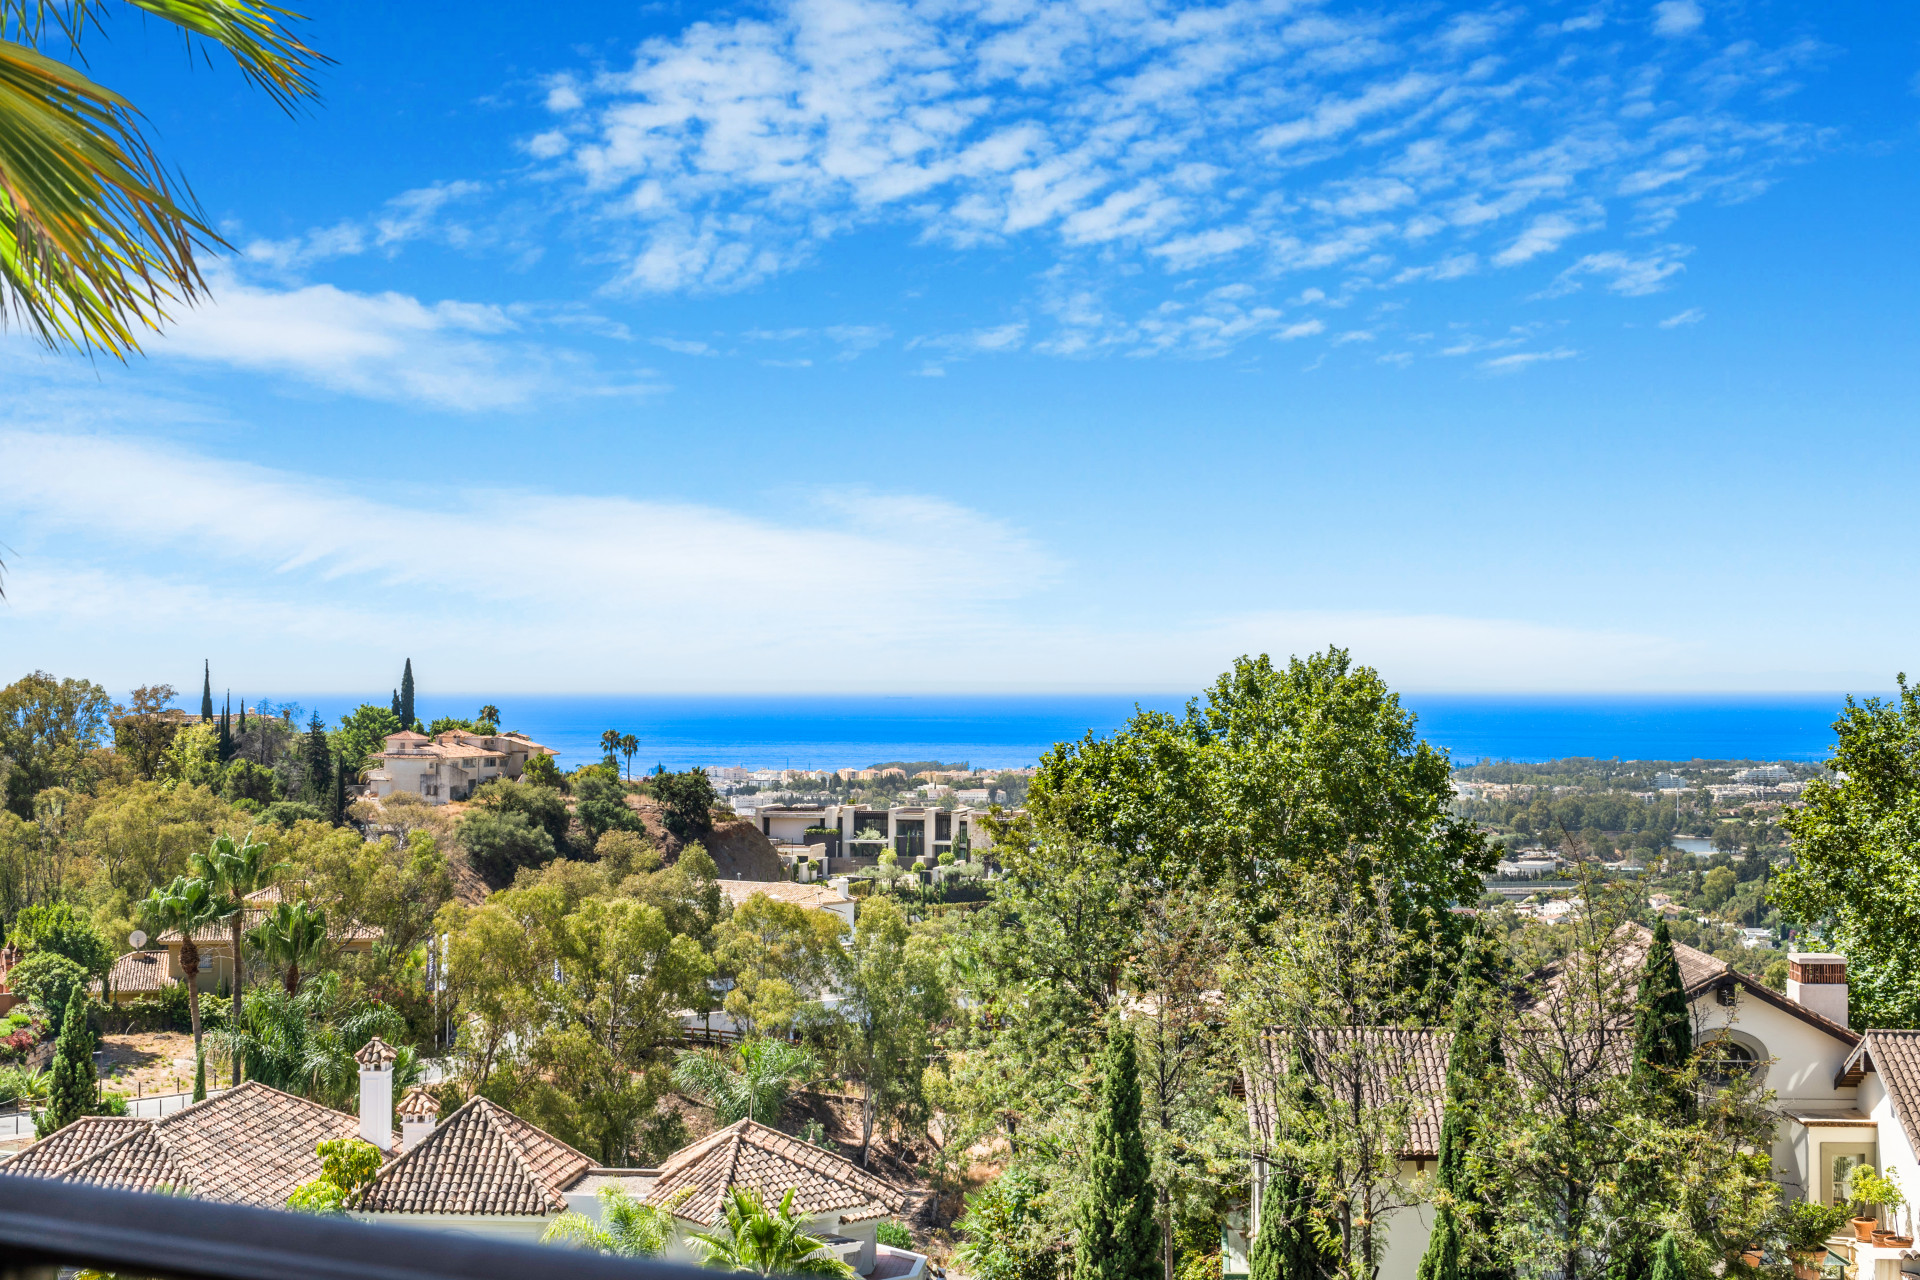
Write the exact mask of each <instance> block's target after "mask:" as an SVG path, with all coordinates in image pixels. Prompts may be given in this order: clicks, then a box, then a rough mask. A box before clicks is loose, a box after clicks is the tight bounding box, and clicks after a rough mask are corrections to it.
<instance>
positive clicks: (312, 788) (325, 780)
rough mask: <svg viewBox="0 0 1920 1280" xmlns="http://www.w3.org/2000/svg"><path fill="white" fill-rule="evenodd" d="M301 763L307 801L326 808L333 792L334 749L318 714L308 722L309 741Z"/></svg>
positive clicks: (305, 745)
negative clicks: (304, 777)
mask: <svg viewBox="0 0 1920 1280" xmlns="http://www.w3.org/2000/svg"><path fill="white" fill-rule="evenodd" d="M300 763H301V764H302V766H304V767H303V769H302V772H304V773H305V774H306V783H305V786H304V787H303V792H304V794H305V797H306V799H308V800H309V801H311V802H313V803H314V804H317V805H322V806H324V805H325V804H326V803H327V800H328V797H329V796H330V795H331V794H332V791H333V748H332V747H330V746H329V745H328V744H327V727H326V725H324V724H322V723H321V721H320V717H319V715H317V714H316V715H315V716H314V717H313V719H311V720H309V721H307V740H306V743H305V744H304V746H302V748H301V751H300Z"/></svg>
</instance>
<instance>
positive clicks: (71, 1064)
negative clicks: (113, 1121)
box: [47, 991, 100, 1132]
mask: <svg viewBox="0 0 1920 1280" xmlns="http://www.w3.org/2000/svg"><path fill="white" fill-rule="evenodd" d="M99 1109H100V1082H99V1081H98V1080H97V1079H96V1078H95V1076H94V1074H93V1032H92V1031H90V1030H88V1028H87V995H86V992H84V991H75V992H74V993H73V998H72V999H70V1000H68V1001H67V1016H66V1017H65V1018H64V1019H63V1020H62V1021H61V1023H60V1038H59V1039H58V1040H56V1041H55V1042H54V1046H53V1080H52V1082H51V1083H50V1084H49V1085H48V1086H47V1111H48V1113H49V1114H48V1117H47V1125H48V1128H49V1131H50V1132H51V1131H52V1130H56V1129H64V1128H66V1127H67V1126H68V1125H70V1124H72V1123H73V1122H74V1121H75V1120H78V1119H79V1118H80V1117H81V1116H90V1115H93V1114H94V1113H95V1112H97V1111H98V1110H99Z"/></svg>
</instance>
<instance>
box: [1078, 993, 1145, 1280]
mask: <svg viewBox="0 0 1920 1280" xmlns="http://www.w3.org/2000/svg"><path fill="white" fill-rule="evenodd" d="M1105 1057H1106V1062H1105V1064H1104V1071H1103V1072H1102V1080H1101V1085H1100V1105H1099V1110H1098V1111H1097V1112H1096V1113H1095V1118H1094V1126H1093V1140H1092V1144H1091V1146H1092V1150H1091V1153H1090V1156H1089V1165H1088V1170H1087V1190H1086V1194H1085V1197H1084V1199H1083V1200H1082V1201H1081V1204H1080V1210H1079V1213H1078V1215H1077V1218H1076V1226H1077V1228H1078V1230H1077V1232H1076V1239H1075V1242H1074V1268H1073V1271H1074V1275H1075V1276H1076V1277H1085V1278H1086V1280H1163V1277H1162V1272H1161V1261H1160V1227H1159V1224H1158V1223H1156V1222H1155V1221H1154V1192H1153V1182H1152V1167H1151V1164H1150V1163H1149V1161H1148V1159H1147V1147H1146V1140H1145V1138H1144V1136H1143V1134H1142V1133H1141V1126H1140V1078H1139V1075H1138V1073H1137V1070H1136V1068H1135V1062H1134V1046H1133V1036H1132V1033H1131V1032H1129V1031H1128V1030H1127V1029H1126V1028H1125V1027H1124V1026H1119V1025H1116V1026H1115V1027H1114V1029H1113V1031H1112V1034H1111V1035H1109V1037H1108V1040H1107V1051H1106V1055H1105Z"/></svg>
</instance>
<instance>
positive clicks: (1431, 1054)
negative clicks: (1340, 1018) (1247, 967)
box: [1247, 1027, 1453, 1160]
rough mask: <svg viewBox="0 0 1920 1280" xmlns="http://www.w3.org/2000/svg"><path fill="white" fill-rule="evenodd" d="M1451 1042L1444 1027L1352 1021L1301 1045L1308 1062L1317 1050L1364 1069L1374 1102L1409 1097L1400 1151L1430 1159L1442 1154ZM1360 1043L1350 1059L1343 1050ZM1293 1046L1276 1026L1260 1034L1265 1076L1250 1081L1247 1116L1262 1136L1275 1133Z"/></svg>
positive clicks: (1343, 1064) (1366, 1087)
mask: <svg viewBox="0 0 1920 1280" xmlns="http://www.w3.org/2000/svg"><path fill="white" fill-rule="evenodd" d="M1452 1043H1453V1036H1452V1034H1451V1033H1450V1032H1447V1031H1441V1030H1429V1029H1425V1028H1402V1027H1354V1028H1351V1029H1349V1030H1347V1031H1344V1032H1329V1033H1322V1034H1320V1035H1314V1036H1309V1037H1307V1039H1306V1041H1305V1042H1304V1043H1302V1044H1301V1045H1300V1046H1299V1049H1300V1052H1301V1054H1302V1055H1303V1057H1304V1058H1306V1059H1308V1060H1309V1065H1311V1059H1312V1058H1313V1057H1314V1056H1316V1055H1332V1054H1340V1055H1341V1065H1340V1067H1339V1069H1340V1070H1341V1071H1342V1072H1343V1073H1345V1072H1348V1071H1350V1070H1352V1069H1353V1068H1354V1067H1355V1066H1358V1067H1359V1068H1360V1069H1361V1070H1364V1071H1365V1072H1366V1075H1365V1078H1363V1079H1362V1080H1361V1088H1362V1089H1363V1091H1365V1092H1366V1094H1367V1095H1368V1099H1369V1101H1370V1102H1371V1101H1373V1100H1374V1099H1379V1100H1382V1101H1387V1100H1394V1101H1404V1100H1407V1099H1411V1101H1412V1106H1411V1108H1410V1114H1409V1116H1408V1126H1407V1136H1406V1141H1405V1143H1404V1145H1403V1147H1402V1149H1401V1152H1400V1154H1401V1156H1402V1157H1403V1158H1405V1159H1410V1160H1413V1159H1421V1158H1426V1159H1432V1158H1433V1157H1434V1156H1436V1155H1438V1154H1439V1151H1440V1120H1441V1115H1442V1112H1443V1110H1444V1107H1445V1102H1446V1093H1447V1050H1448V1046H1450V1045H1451V1044H1452ZM1356 1044H1357V1045H1359V1046H1360V1047H1361V1049H1362V1052H1361V1053H1360V1054H1358V1055H1356V1057H1355V1059H1354V1060H1353V1061H1352V1062H1348V1061H1347V1060H1346V1059H1345V1051H1346V1050H1348V1049H1349V1047H1351V1046H1353V1045H1356ZM1292 1047H1293V1046H1292V1045H1290V1044H1289V1043H1287V1042H1286V1041H1285V1040H1284V1039H1283V1038H1282V1036H1281V1035H1280V1034H1279V1033H1278V1032H1273V1031H1269V1032H1268V1033H1267V1034H1266V1035H1265V1036H1263V1037H1261V1053H1262V1057H1263V1058H1264V1060H1265V1065H1266V1070H1265V1073H1264V1075H1265V1078H1264V1079H1254V1080H1249V1081H1248V1085H1249V1088H1248V1090H1247V1119H1248V1122H1249V1123H1250V1124H1251V1125H1252V1126H1253V1131H1254V1133H1255V1134H1256V1135H1258V1136H1259V1137H1260V1138H1261V1139H1262V1140H1263V1141H1268V1140H1271V1139H1272V1137H1273V1118H1274V1117H1273V1083H1274V1081H1276V1080H1278V1079H1279V1078H1280V1076H1281V1074H1282V1073H1283V1072H1284V1071H1285V1070H1286V1065H1287V1062H1288V1059H1289V1057H1290V1054H1289V1052H1288V1050H1289V1049H1290V1048H1292Z"/></svg>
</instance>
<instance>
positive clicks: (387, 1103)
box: [353, 1036, 400, 1151]
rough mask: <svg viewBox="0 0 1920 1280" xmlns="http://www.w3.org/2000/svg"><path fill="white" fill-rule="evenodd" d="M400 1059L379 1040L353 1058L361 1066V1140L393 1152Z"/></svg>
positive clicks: (372, 1040)
mask: <svg viewBox="0 0 1920 1280" xmlns="http://www.w3.org/2000/svg"><path fill="white" fill-rule="evenodd" d="M399 1056H400V1055H399V1054H398V1053H395V1052H394V1049H393V1046H392V1045H390V1044H388V1043H387V1042H386V1041H385V1040H382V1039H381V1038H380V1037H379V1036H375V1037H374V1038H373V1039H371V1040H369V1041H367V1043H366V1047H365V1048H363V1049H361V1050H360V1052H358V1053H356V1054H354V1055H353V1060H354V1061H355V1062H357V1063H359V1064H360V1136H361V1137H362V1138H364V1139H366V1140H367V1141H368V1142H371V1143H372V1144H373V1145H374V1146H376V1147H378V1148H380V1149H381V1150H382V1151H391V1150H393V1062H394V1059H395V1058H398V1057H399Z"/></svg>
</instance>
